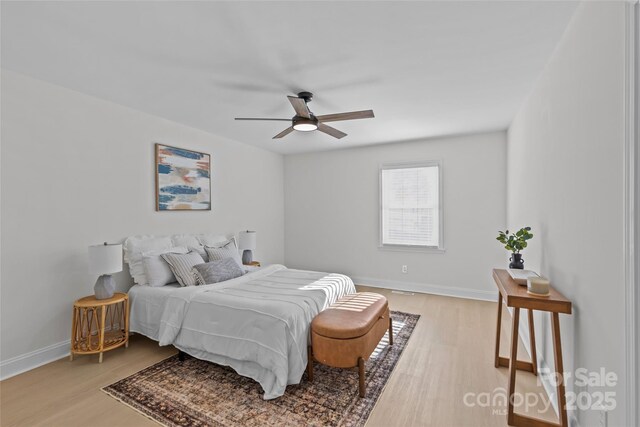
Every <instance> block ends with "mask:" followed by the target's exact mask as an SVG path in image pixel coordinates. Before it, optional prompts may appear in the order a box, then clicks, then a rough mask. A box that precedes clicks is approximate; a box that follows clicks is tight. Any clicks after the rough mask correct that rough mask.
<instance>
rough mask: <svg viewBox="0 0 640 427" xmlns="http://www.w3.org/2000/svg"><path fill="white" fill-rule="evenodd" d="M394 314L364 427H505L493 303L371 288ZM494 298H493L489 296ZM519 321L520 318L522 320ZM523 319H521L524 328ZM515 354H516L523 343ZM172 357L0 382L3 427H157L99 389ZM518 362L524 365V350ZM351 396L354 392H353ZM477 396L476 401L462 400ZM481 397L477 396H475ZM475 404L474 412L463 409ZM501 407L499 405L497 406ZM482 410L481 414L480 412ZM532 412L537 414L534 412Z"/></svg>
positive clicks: (75, 365)
mask: <svg viewBox="0 0 640 427" xmlns="http://www.w3.org/2000/svg"><path fill="white" fill-rule="evenodd" d="M359 289H360V290H367V291H372V292H379V293H383V294H385V295H386V296H387V298H389V303H390V306H391V309H392V310H400V311H405V312H409V313H416V314H420V315H421V316H422V317H421V318H420V321H419V322H418V325H417V327H416V329H415V331H414V333H413V335H412V337H411V340H410V341H409V344H408V345H407V348H406V349H405V351H404V354H403V355H402V357H401V359H400V361H399V362H398V365H397V366H396V369H395V371H394V372H393V374H392V375H391V377H390V379H389V382H388V383H387V386H386V388H385V390H384V392H383V393H382V395H381V396H380V399H379V400H378V403H377V405H376V407H375V408H374V410H373V412H372V414H371V416H370V418H369V421H368V423H367V426H369V427H373V426H380V427H388V426H438V427H444V426H474V427H477V426H506V425H507V423H506V415H505V411H506V405H505V404H501V405H499V406H491V405H490V406H484V405H485V403H486V398H491V399H492V398H493V397H494V396H495V395H496V393H494V392H495V391H496V390H497V394H498V395H500V394H502V395H505V394H506V388H507V381H508V375H507V368H500V369H496V368H494V367H493V351H494V339H495V324H496V309H497V304H496V303H491V302H482V301H472V300H465V299H459V298H450V297H442V296H435V295H426V294H415V295H403V294H398V293H392V292H391V291H388V290H384V289H377V288H367V287H362V286H360V287H359ZM496 298H497V291H496ZM525 317H526V316H525ZM509 319H510V316H509V314H508V312H507V311H506V310H505V312H504V313H503V329H504V330H503V333H502V339H503V342H502V347H501V349H502V350H501V354H502V355H503V356H506V355H507V354H508V350H509V343H508V341H507V340H508V337H509V333H508V329H509V326H508V325H509V324H510V322H509V321H505V320H509ZM523 321H525V320H523ZM519 349H523V346H522V344H520V346H519ZM173 353H175V349H173V348H172V347H159V346H158V345H157V343H156V342H154V341H151V340H149V339H147V338H145V337H142V336H139V335H135V336H133V337H132V338H131V342H130V345H129V348H128V349H124V348H119V349H117V350H113V351H111V352H109V353H105V355H104V362H103V363H102V364H98V363H97V361H98V357H97V356H79V357H76V359H75V360H74V361H73V362H70V361H69V359H68V358H65V359H61V360H58V361H56V362H53V363H50V364H48V365H45V366H42V367H40V368H37V369H34V370H32V371H29V372H27V373H24V374H21V375H18V376H15V377H13V378H10V379H8V380H5V381H3V382H1V383H0V425H2V426H4V427H9V426H54V427H57V426H61V427H62V426H64V427H73V426H91V427H94V426H95V427H99V426H111V427H113V426H118V427H120V426H122V427H126V426H157V424H156V423H155V422H153V421H151V420H149V419H147V418H145V417H144V416H142V415H140V414H138V413H137V412H136V411H134V410H132V409H130V408H129V407H127V406H125V405H123V404H121V403H119V402H118V401H116V400H115V399H113V398H111V397H109V396H107V395H106V394H104V393H103V392H101V391H100V388H101V387H103V386H105V385H108V384H111V383H112V382H115V381H117V380H119V379H121V378H124V377H126V376H128V375H131V374H133V373H135V372H137V371H139V370H141V369H142V368H145V367H147V366H149V365H152V364H153V363H155V362H158V361H160V360H162V359H164V358H166V357H168V356H170V355H171V354H173ZM520 358H521V359H526V360H528V357H527V356H526V351H525V350H522V352H521V355H520ZM517 375H518V381H517V385H518V387H517V390H516V391H517V392H520V393H535V394H537V395H538V396H539V397H540V398H541V399H540V400H541V401H542V400H543V399H542V397H544V399H546V394H545V393H544V390H543V388H542V386H541V385H539V384H538V383H537V381H536V379H537V378H536V377H535V376H533V375H532V374H530V373H526V372H518V374H517ZM356 391H357V390H354V393H356ZM467 393H476V396H478V399H475V398H473V397H472V395H467ZM480 393H484V394H480ZM465 395H467V402H476V405H475V406H473V407H470V406H467V405H465V403H464V398H465ZM498 401H502V402H501V403H504V399H498ZM481 405H482V406H481ZM525 409H526V408H523V407H520V408H518V409H517V411H518V412H522V413H526V414H528V415H533V416H537V417H540V418H543V419H551V420H553V419H555V412H554V411H553V408H552V407H551V406H549V405H548V404H547V410H546V411H543V410H542V404H541V405H539V406H538V407H536V408H529V410H525ZM539 411H542V412H541V413H540V412H539Z"/></svg>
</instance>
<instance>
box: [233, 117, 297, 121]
mask: <svg viewBox="0 0 640 427" xmlns="http://www.w3.org/2000/svg"><path fill="white" fill-rule="evenodd" d="M235 119H236V120H270V121H274V122H290V121H291V119H263V118H253V117H236V118H235Z"/></svg>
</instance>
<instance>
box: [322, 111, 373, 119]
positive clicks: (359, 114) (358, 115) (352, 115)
mask: <svg viewBox="0 0 640 427" xmlns="http://www.w3.org/2000/svg"><path fill="white" fill-rule="evenodd" d="M373 117H375V116H374V115H373V110H363V111H351V112H348V113H336V114H325V115H324V116H316V118H317V119H318V120H319V121H321V122H339V121H342V120H356V119H371V118H373Z"/></svg>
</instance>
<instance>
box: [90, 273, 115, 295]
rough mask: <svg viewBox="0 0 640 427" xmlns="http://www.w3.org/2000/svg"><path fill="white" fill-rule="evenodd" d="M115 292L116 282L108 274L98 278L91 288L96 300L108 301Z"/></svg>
mask: <svg viewBox="0 0 640 427" xmlns="http://www.w3.org/2000/svg"><path fill="white" fill-rule="evenodd" d="M115 290H116V281H115V280H113V277H112V276H111V275H110V274H103V275H102V276H100V277H98V280H96V284H95V286H94V287H93V292H94V293H95V295H96V299H109V298H111V297H112V296H113V293H114V292H115Z"/></svg>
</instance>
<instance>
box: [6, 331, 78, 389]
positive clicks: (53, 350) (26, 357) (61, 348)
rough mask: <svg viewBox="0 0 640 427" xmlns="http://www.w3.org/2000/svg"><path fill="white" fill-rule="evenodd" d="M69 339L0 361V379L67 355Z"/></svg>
mask: <svg viewBox="0 0 640 427" xmlns="http://www.w3.org/2000/svg"><path fill="white" fill-rule="evenodd" d="M70 345H71V342H70V341H69V340H66V341H62V342H59V343H57V344H52V345H50V346H47V347H43V348H40V349H38V350H34V351H31V352H29V353H25V354H21V355H19V356H15V357H12V358H11V359H7V360H3V361H2V362H0V380H6V379H7V378H11V377H13V376H15V375H18V374H21V373H23V372H27V371H30V370H32V369H35V368H37V367H39V366H42V365H46V364H47V363H50V362H53V361H55V360H58V359H62V358H63V357H66V356H68V355H69V346H70Z"/></svg>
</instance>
